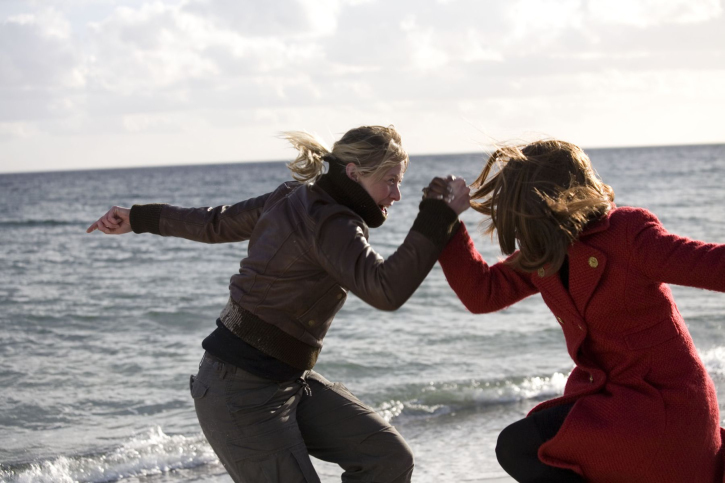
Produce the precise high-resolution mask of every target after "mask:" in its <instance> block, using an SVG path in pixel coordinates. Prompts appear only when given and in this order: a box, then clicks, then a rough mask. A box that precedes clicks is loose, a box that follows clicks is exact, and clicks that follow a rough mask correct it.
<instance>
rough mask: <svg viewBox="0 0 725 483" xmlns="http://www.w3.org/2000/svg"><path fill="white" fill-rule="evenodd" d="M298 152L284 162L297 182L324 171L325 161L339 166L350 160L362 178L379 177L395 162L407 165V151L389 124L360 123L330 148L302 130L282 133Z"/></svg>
mask: <svg viewBox="0 0 725 483" xmlns="http://www.w3.org/2000/svg"><path fill="white" fill-rule="evenodd" d="M282 137H283V138H284V139H287V140H288V141H289V142H290V143H291V144H292V146H293V147H294V148H295V149H297V151H299V154H298V155H297V158H296V159H295V160H294V161H291V162H290V163H288V164H287V167H288V168H289V170H290V171H292V176H293V177H294V179H296V180H297V181H302V182H307V181H315V180H316V179H317V178H319V177H320V176H321V175H322V174H324V172H325V161H328V162H330V161H331V160H333V159H336V160H338V161H339V162H340V163H342V164H343V165H347V164H348V163H354V164H355V165H356V166H357V167H358V171H359V172H360V175H361V176H363V177H367V176H373V177H374V178H376V179H381V178H382V177H383V176H384V175H385V173H386V172H387V171H388V170H389V169H390V168H393V167H395V166H397V165H399V164H402V165H403V171H405V170H406V169H407V168H408V153H406V152H405V149H403V145H402V142H401V138H400V134H399V133H398V131H396V130H395V128H394V127H393V126H387V127H384V126H361V127H358V128H355V129H350V130H349V131H347V132H346V133H345V134H344V135H343V136H342V138H340V140H339V141H337V142H336V143H335V144H334V145H333V146H332V151H330V150H329V149H328V148H327V146H325V144H324V142H322V141H321V140H319V139H318V138H317V137H316V136H314V135H312V134H309V133H307V132H304V131H287V132H283V133H282Z"/></svg>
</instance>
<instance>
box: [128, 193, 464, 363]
mask: <svg viewBox="0 0 725 483" xmlns="http://www.w3.org/2000/svg"><path fill="white" fill-rule="evenodd" d="M456 223H457V217H456V215H455V213H454V212H453V211H452V210H451V209H450V208H448V207H447V205H445V203H443V202H442V201H438V200H426V201H424V202H423V203H421V211H420V213H419V215H418V218H417V219H416V222H415V223H414V226H413V228H412V229H411V231H410V232H409V233H408V235H407V237H406V238H405V241H404V242H403V243H402V245H400V247H399V248H398V250H397V251H396V252H395V253H394V254H392V255H391V256H390V257H388V259H387V260H384V259H383V258H382V257H381V256H380V255H378V254H377V253H376V252H375V250H373V248H372V247H371V246H370V244H369V243H368V226H367V224H366V223H365V222H364V221H363V219H362V218H361V217H360V215H358V214H357V213H356V212H355V211H353V210H352V209H351V208H349V207H347V206H345V205H343V204H340V203H338V202H337V201H336V200H335V199H334V198H333V197H332V196H331V195H330V194H328V193H327V192H326V191H325V190H323V189H322V188H320V187H319V186H318V185H308V184H301V183H298V182H287V183H283V184H282V185H280V186H279V187H278V188H277V189H276V190H275V191H273V192H271V193H268V194H265V195H263V196H260V197H258V198H253V199H249V200H246V201H242V202H240V203H237V204H235V205H231V206H218V207H216V208H181V207H177V206H171V205H158V204H153V205H134V207H133V208H132V211H131V225H132V227H133V229H134V231H135V232H136V233H143V232H151V233H157V234H160V235H162V236H174V237H181V238H186V239H188V240H194V241H199V242H204V243H228V242H240V241H244V240H249V247H248V256H247V258H245V259H243V260H242V261H241V265H240V269H239V273H238V274H236V275H234V276H232V278H231V281H230V285H229V289H230V299H229V302H228V304H227V306H226V307H225V308H224V310H222V313H221V316H220V318H221V320H222V323H223V324H224V325H225V326H226V327H227V328H228V329H229V330H231V331H232V332H233V333H234V334H235V335H237V336H238V337H240V338H241V339H242V340H244V341H245V342H246V343H248V344H250V345H252V346H254V347H256V348H257V349H258V350H261V351H262V352H264V353H267V354H269V355H271V356H273V357H275V358H277V359H279V360H281V361H283V362H285V363H287V364H289V365H291V366H293V367H297V368H300V369H310V368H312V366H313V365H314V363H315V361H316V360H317V356H318V354H319V352H320V349H321V348H322V339H323V338H324V336H325V334H326V333H327V330H328V329H329V327H330V323H331V322H332V319H333V317H334V316H335V314H336V313H337V312H338V311H339V310H340V308H341V307H342V305H343V304H344V303H345V299H346V297H347V292H348V290H350V291H352V292H353V293H354V294H355V295H357V296H358V297H360V298H361V299H362V300H364V301H365V302H367V303H369V304H370V305H372V306H373V307H375V308H378V309H381V310H395V309H397V308H399V307H400V306H401V305H403V303H404V302H405V301H406V300H407V299H408V298H409V297H410V296H411V295H412V294H413V292H414V291H415V290H416V289H417V288H418V286H419V285H420V283H421V282H422V281H423V279H424V278H425V277H426V275H427V274H428V272H429V271H430V270H431V268H432V267H433V265H434V264H435V262H436V260H437V259H438V255H439V254H440V252H441V250H442V249H443V247H444V246H445V242H446V241H447V239H448V237H449V235H450V233H451V232H452V229H453V227H454V225H455V224H456Z"/></svg>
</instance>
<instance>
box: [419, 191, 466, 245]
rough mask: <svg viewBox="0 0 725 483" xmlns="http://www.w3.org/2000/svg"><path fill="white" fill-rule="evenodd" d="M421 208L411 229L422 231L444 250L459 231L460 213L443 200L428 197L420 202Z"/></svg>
mask: <svg viewBox="0 0 725 483" xmlns="http://www.w3.org/2000/svg"><path fill="white" fill-rule="evenodd" d="M419 209H420V211H418V216H417V217H416V219H415V222H413V227H412V228H411V230H415V231H417V232H419V233H422V234H423V235H425V237H426V238H428V239H429V240H430V241H432V242H433V243H434V244H435V245H436V246H437V247H438V248H439V249H441V250H442V249H443V248H444V247H445V246H446V244H447V243H448V240H449V239H450V238H451V236H453V234H454V233H456V231H458V225H459V224H460V222H459V221H458V215H456V212H455V211H453V210H452V209H451V208H450V207H449V206H448V204H447V203H446V202H445V201H442V200H435V199H429V198H426V199H424V200H423V201H421V202H420V205H419Z"/></svg>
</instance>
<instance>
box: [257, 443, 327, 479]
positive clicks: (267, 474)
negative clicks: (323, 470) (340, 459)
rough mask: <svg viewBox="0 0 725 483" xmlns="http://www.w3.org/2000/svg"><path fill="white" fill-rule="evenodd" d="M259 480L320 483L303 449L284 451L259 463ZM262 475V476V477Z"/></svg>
mask: <svg viewBox="0 0 725 483" xmlns="http://www.w3.org/2000/svg"><path fill="white" fill-rule="evenodd" d="M258 464H259V472H260V473H261V475H260V476H261V477H260V476H258V477H257V478H259V480H257V479H254V480H251V481H264V482H265V483H267V482H268V483H277V482H279V481H285V482H286V481H290V482H291V481H294V482H295V483H297V482H299V483H303V482H304V483H320V478H319V476H317V472H316V471H315V468H314V467H313V466H312V462H311V461H310V457H309V456H308V454H307V450H306V449H305V448H302V449H293V450H289V451H284V452H281V453H278V454H276V455H274V456H273V457H271V458H267V459H265V460H262V461H260V462H259V463H258ZM262 475H263V476H262Z"/></svg>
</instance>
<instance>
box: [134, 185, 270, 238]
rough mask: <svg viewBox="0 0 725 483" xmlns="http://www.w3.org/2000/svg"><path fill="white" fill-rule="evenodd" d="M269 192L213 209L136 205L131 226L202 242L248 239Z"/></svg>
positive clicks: (142, 230)
mask: <svg viewBox="0 0 725 483" xmlns="http://www.w3.org/2000/svg"><path fill="white" fill-rule="evenodd" d="M270 194H271V193H268V194H265V195H262V196H259V197H257V198H251V199H248V200H246V201H241V202H239V203H237V204H234V205H224V206H217V207H214V208H212V207H207V208H182V207H179V206H172V205H165V204H149V205H133V207H132V208H131V228H132V229H133V231H134V233H153V234H155V235H161V236H173V237H178V238H185V239H187V240H192V241H197V242H202V243H229V242H239V241H245V240H248V239H249V237H250V236H251V234H252V230H254V226H255V225H256V224H257V219H259V216H260V214H261V212H262V209H263V207H264V203H265V202H266V201H267V199H268V198H269V196H270Z"/></svg>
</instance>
